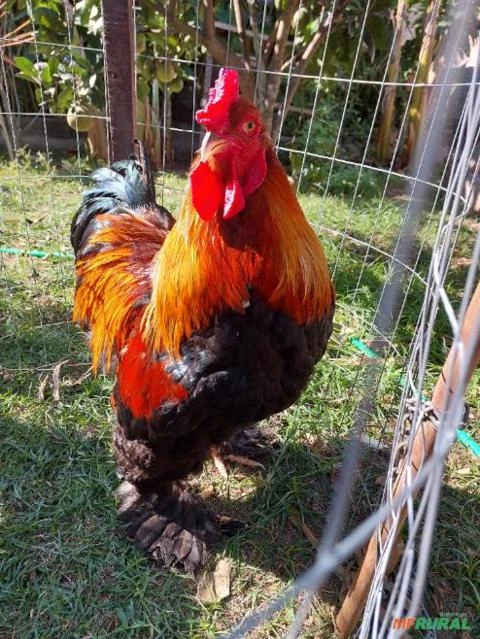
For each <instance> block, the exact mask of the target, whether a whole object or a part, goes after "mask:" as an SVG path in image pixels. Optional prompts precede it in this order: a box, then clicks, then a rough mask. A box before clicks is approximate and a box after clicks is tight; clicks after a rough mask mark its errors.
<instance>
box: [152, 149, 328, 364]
mask: <svg viewBox="0 0 480 639" xmlns="http://www.w3.org/2000/svg"><path fill="white" fill-rule="evenodd" d="M153 279H154V285H153V289H154V290H153V294H152V300H151V303H150V305H149V308H148V310H147V314H146V322H145V323H144V325H145V331H146V334H148V335H149V337H150V338H151V339H152V340H153V345H154V347H155V348H156V349H158V350H163V349H166V350H167V351H169V352H170V353H172V354H178V353H179V349H180V344H181V342H182V341H183V339H185V338H188V337H189V336H190V335H191V334H192V333H193V332H194V331H197V330H201V329H204V328H207V327H208V326H209V325H210V324H211V322H212V321H213V318H214V317H215V315H217V314H218V313H221V312H222V311H224V310H233V311H237V312H240V313H242V312H244V309H245V307H246V306H247V305H248V303H249V299H250V295H251V290H252V289H254V290H256V291H257V293H258V294H260V295H261V296H262V297H263V298H264V300H265V301H266V302H267V303H268V304H269V306H270V307H271V308H275V309H278V310H281V311H283V312H285V313H287V314H288V315H290V316H291V317H293V318H294V319H295V320H296V321H297V322H298V323H299V324H308V323H310V322H313V321H315V320H317V319H319V318H321V317H322V316H323V315H324V314H325V312H326V311H327V310H329V309H330V307H331V305H332V303H333V293H332V287H331V284H330V277H329V273H328V268H327V264H326V260H325V256H324V254H323V249H322V247H321V244H320V242H319V240H318V238H317V236H316V234H315V233H314V231H313V229H312V228H311V226H310V225H309V224H308V222H307V220H306V219H305V217H304V215H303V212H302V210H301V208H300V205H299V204H298V201H297V199H296V197H295V194H294V192H293V190H292V187H291V185H290V183H289V182H288V179H287V176H286V174H285V171H284V170H283V168H282V166H281V165H280V163H279V162H278V160H277V159H276V158H275V157H272V156H271V157H270V158H269V162H268V171H267V177H266V179H265V181H264V183H263V184H262V186H261V187H260V188H259V189H258V190H257V191H256V192H255V193H253V194H252V196H250V198H249V201H248V204H247V207H246V209H245V210H244V211H243V212H242V213H240V214H239V215H237V216H236V217H235V218H233V219H231V220H226V221H225V220H223V219H222V218H221V216H220V215H218V216H217V217H216V218H214V219H213V220H210V221H208V222H206V221H204V220H202V219H201V218H200V217H199V216H198V215H197V213H196V211H195V210H194V208H193V204H192V199H191V193H190V191H188V192H187V194H186V197H185V200H184V203H183V206H182V209H181V212H180V215H179V219H178V222H177V223H176V224H175V226H174V227H173V229H172V230H171V231H170V233H169V235H168V236H167V238H166V240H165V243H164V245H163V247H162V249H161V251H160V252H159V254H158V258H157V262H156V266H155V272H154V278H153ZM152 336H153V338H152Z"/></svg>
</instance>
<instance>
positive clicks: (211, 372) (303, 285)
mask: <svg viewBox="0 0 480 639" xmlns="http://www.w3.org/2000/svg"><path fill="white" fill-rule="evenodd" d="M197 119H198V120H199V121H200V122H201V123H202V124H203V125H204V126H205V128H206V129H207V135H206V139H205V141H204V143H203V144H202V150H201V154H200V156H199V157H197V158H196V160H195V161H194V164H193V166H192V170H191V173H190V186H189V189H188V190H187V193H186V195H185V198H184V201H183V204H182V206H181V209H180V212H179V216H178V219H177V221H176V222H175V221H174V219H173V218H172V216H171V215H170V214H169V213H168V211H166V210H165V209H163V208H162V207H159V206H157V204H156V203H155V194H154V187H153V180H152V177H151V174H150V170H149V167H148V161H147V159H146V158H145V157H144V156H143V150H142V148H141V145H139V143H138V142H137V143H136V144H135V150H134V154H133V156H132V158H131V159H130V160H126V161H124V162H120V163H116V164H114V165H112V167H111V168H109V169H101V170H99V171H97V172H96V173H95V174H94V176H93V178H94V180H95V186H94V187H93V188H92V189H90V190H89V191H87V192H86V193H85V195H84V199H83V205H82V207H81V208H80V210H79V212H78V213H77V215H76V217H75V218H74V221H73V223H72V244H73V246H74V249H75V253H76V267H75V268H76V275H77V286H76V293H75V308H74V319H75V320H76V321H78V322H80V323H81V324H82V325H83V326H84V327H85V328H87V329H88V330H89V332H90V345H91V351H92V358H93V364H94V367H95V369H98V367H99V366H101V365H103V366H105V367H106V368H111V369H113V371H114V373H115V376H116V384H115V388H114V391H113V397H112V405H113V407H114V411H115V414H116V420H117V424H116V428H115V432H114V447H115V453H116V457H117V463H118V468H119V471H120V473H121V475H122V477H123V480H124V481H123V484H122V486H121V488H120V490H119V495H120V517H121V519H122V521H123V522H124V523H125V525H126V527H127V531H128V532H129V534H130V535H131V536H132V537H134V538H135V539H136V541H137V542H138V543H139V545H140V546H141V547H142V548H144V549H145V550H147V551H149V552H151V553H152V554H153V555H154V556H155V557H156V558H157V559H159V560H160V561H162V562H164V563H166V564H170V563H179V564H183V565H184V567H185V568H186V569H187V570H188V571H190V572H195V571H196V569H197V568H198V567H199V566H201V565H202V564H203V563H204V561H205V557H206V545H207V544H208V543H211V542H215V541H218V540H220V539H221V538H222V534H223V533H224V532H225V526H224V522H223V520H221V519H219V518H218V517H217V516H214V515H213V514H211V513H210V512H209V511H208V510H207V509H206V507H205V506H204V505H203V503H202V502H201V501H200V499H199V498H198V497H197V496H195V495H193V494H191V493H190V492H189V491H188V490H187V489H186V488H185V487H184V485H183V484H182V483H181V480H182V479H184V478H185V477H187V476H188V475H189V474H190V473H193V472H197V471H198V470H200V469H201V467H202V464H203V462H204V460H205V459H206V457H207V456H208V454H209V450H210V449H211V448H212V446H217V445H219V444H221V442H224V441H225V440H227V439H229V438H230V437H232V436H233V435H234V434H235V433H236V432H238V431H239V430H241V429H244V428H246V427H248V426H250V425H252V424H254V423H256V422H258V421H260V420H262V419H264V418H266V417H268V416H270V415H272V414H274V413H276V412H278V411H281V410H283V409H284V408H286V407H288V406H289V405H290V404H292V403H293V402H294V401H295V400H296V399H297V398H298V396H299V394H300V392H301V391H302V389H303V388H304V387H305V385H306V383H307V382H308V379H309V377H310V376H311V374H312V372H313V367H314V365H315V362H316V361H318V359H320V357H321V356H322V355H323V353H324V351H325V348H326V345H327V341H328V339H329V336H330V333H331V330H332V317H333V311H334V299H335V296H334V291H333V288H332V285H331V282H330V277H329V272H328V267H327V263H326V260H325V256H324V253H323V249H322V247H321V244H320V242H319V240H318V238H317V236H316V234H315V233H314V231H313V230H312V228H311V227H310V225H309V224H308V222H307V220H306V219H305V216H304V214H303V212H302V210H301V208H300V205H299V203H298V201H297V199H296V197H295V194H294V191H293V189H292V188H291V186H290V184H289V182H288V180H287V176H286V174H285V171H284V169H283V167H282V166H281V164H280V162H279V161H278V159H277V157H276V155H275V152H274V150H273V147H272V145H271V143H270V140H269V138H268V135H267V134H266V133H265V131H264V129H263V124H262V122H261V118H260V115H259V113H258V111H257V109H256V108H255V107H254V106H253V105H252V104H251V103H250V102H248V101H247V100H245V99H243V98H242V97H240V96H239V95H238V76H237V74H236V73H235V72H233V71H225V70H222V71H221V74H220V78H219V80H217V83H216V86H215V89H213V90H212V91H211V94H210V100H209V103H208V104H207V107H206V108H205V109H204V110H202V111H201V112H199V113H198V114H197ZM227 528H228V522H227Z"/></svg>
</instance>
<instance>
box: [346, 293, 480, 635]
mask: <svg viewBox="0 0 480 639" xmlns="http://www.w3.org/2000/svg"><path fill="white" fill-rule="evenodd" d="M479 321H480V282H479V283H478V285H477V288H476V290H475V293H474V294H473V297H472V299H471V301H470V304H469V306H468V309H467V312H466V314H465V321H464V323H463V326H462V330H461V338H462V342H463V344H464V345H465V350H468V348H469V347H471V346H472V341H473V340H475V341H476V344H475V346H474V349H475V351H474V355H473V357H472V358H471V361H470V363H469V367H468V371H467V376H466V380H467V384H468V382H469V381H470V379H471V377H472V375H473V372H474V370H475V368H476V366H477V364H478V362H479V360H480V338H479V336H477V335H476V330H475V328H476V325H477V324H478V322H479ZM451 367H453V369H452V370H451ZM460 372H461V369H460V358H459V357H457V354H456V350H455V349H454V348H453V347H452V349H451V350H450V352H449V354H448V357H447V359H446V361H445V364H444V366H443V369H442V372H441V374H440V376H439V378H438V380H437V383H436V385H435V389H434V391H433V395H432V404H433V407H434V408H435V410H436V411H437V413H438V414H441V413H442V411H448V409H449V402H450V399H451V397H452V395H453V394H454V392H455V390H456V388H457V385H458V383H459V381H460V379H461V375H460ZM448 382H450V385H448ZM435 437H436V428H435V426H434V424H432V423H431V422H430V421H428V420H425V421H424V423H423V425H422V428H420V429H419V430H418V432H417V434H416V436H415V439H414V441H413V447H412V454H411V460H412V468H411V477H410V481H412V480H413V479H414V478H415V476H416V475H417V473H418V472H419V470H420V469H421V467H422V465H423V463H424V462H425V461H426V460H427V459H428V458H429V457H430V455H431V453H432V451H433V447H434V444H435ZM406 474H407V465H406V464H404V465H403V468H402V469H401V471H400V473H399V476H398V478H397V480H396V482H395V484H394V487H393V499H395V498H396V497H398V495H399V494H400V493H401V492H402V490H403V489H404V487H405V484H406ZM406 514H407V509H406V507H404V508H403V509H402V511H401V513H400V514H399V518H398V522H397V523H398V531H400V530H401V526H402V524H403V522H404V521H405V518H406ZM391 526H392V520H391V519H388V520H387V521H386V522H385V523H384V524H383V526H382V530H381V539H382V541H385V540H386V539H387V536H388V533H389V530H390V527H391ZM397 542H398V539H397ZM377 543H378V535H377V532H375V533H374V534H373V535H372V537H371V538H370V541H369V543H368V546H367V549H366V552H365V555H364V559H363V562H362V564H361V566H360V568H359V570H358V572H357V575H356V577H355V579H354V581H353V583H352V586H351V587H350V589H349V592H348V594H347V596H346V597H345V600H344V602H343V604H342V607H341V609H340V612H339V613H338V615H337V618H336V627H337V631H338V633H339V635H340V637H342V638H345V637H349V636H350V635H351V634H352V633H353V631H354V629H355V627H356V625H357V623H358V621H359V619H360V616H361V614H362V611H363V609H364V607H365V603H366V601H367V597H368V592H369V590H370V585H371V583H372V580H373V577H374V574H375V567H376V563H377ZM395 548H396V545H394V549H395ZM400 557H401V553H400V552H396V551H395V550H394V552H393V554H392V557H391V558H390V563H389V566H388V569H389V571H390V572H391V571H392V570H394V568H395V566H396V564H397V563H398V561H399V560H400Z"/></svg>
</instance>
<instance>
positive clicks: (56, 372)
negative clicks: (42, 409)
mask: <svg viewBox="0 0 480 639" xmlns="http://www.w3.org/2000/svg"><path fill="white" fill-rule="evenodd" d="M69 361H70V360H69V359H62V360H60V361H59V362H58V363H57V364H56V365H55V368H54V369H53V373H52V398H53V401H54V402H59V401H60V371H61V370H62V366H63V365H64V364H67V363H68V362H69Z"/></svg>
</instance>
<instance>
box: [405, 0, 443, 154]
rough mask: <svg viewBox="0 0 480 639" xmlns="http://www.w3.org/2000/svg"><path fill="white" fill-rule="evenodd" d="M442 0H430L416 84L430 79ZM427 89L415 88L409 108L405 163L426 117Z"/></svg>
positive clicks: (411, 152)
mask: <svg viewBox="0 0 480 639" xmlns="http://www.w3.org/2000/svg"><path fill="white" fill-rule="evenodd" d="M440 4H441V3H440V0H430V2H429V3H428V7H427V13H426V16H425V29H424V32H423V40H422V46H421V48H420V55H419V58H418V72H417V77H416V80H415V83H416V84H423V83H425V82H427V80H428V72H429V70H430V65H431V63H432V58H433V50H434V48H435V33H436V30H437V20H438V13H439V11H440ZM425 104H426V91H425V87H423V86H421V87H417V88H416V89H414V92H413V97H412V102H411V105H410V109H409V125H408V135H407V145H406V157H405V158H404V160H405V162H404V163H405V164H408V162H409V161H410V158H411V157H412V154H413V151H414V149H415V144H416V141H417V139H418V134H419V132H420V130H421V128H422V124H423V121H424V117H425Z"/></svg>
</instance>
